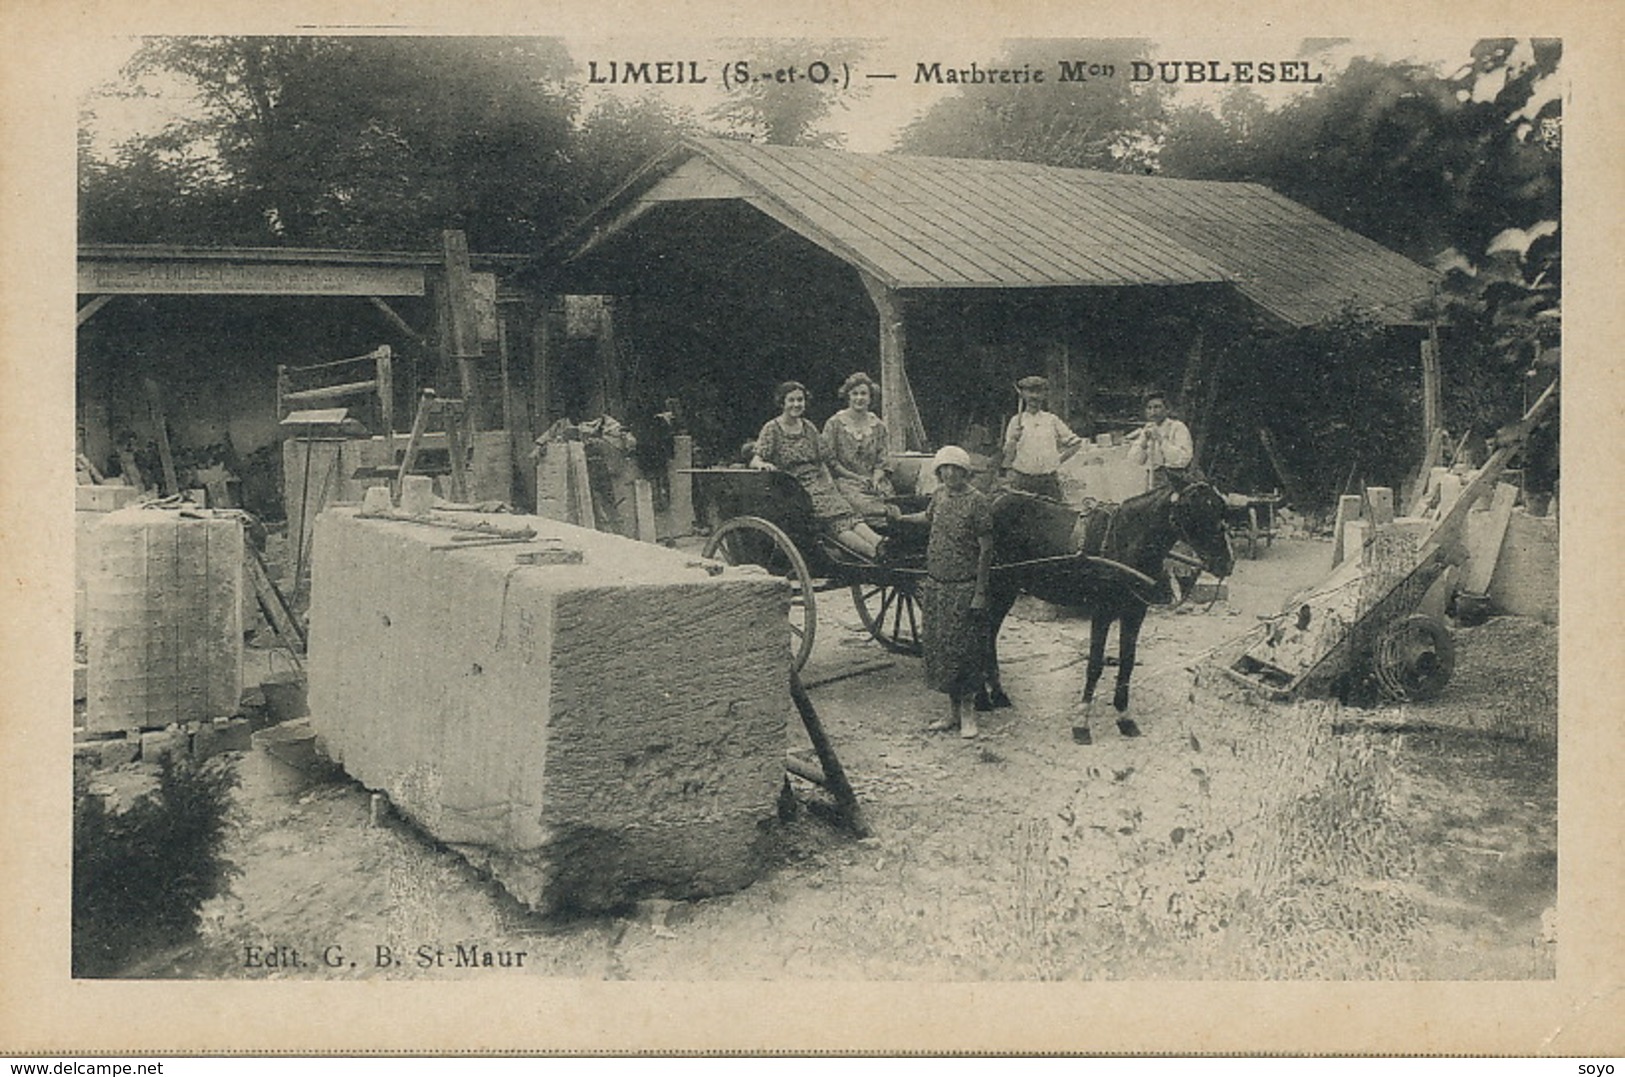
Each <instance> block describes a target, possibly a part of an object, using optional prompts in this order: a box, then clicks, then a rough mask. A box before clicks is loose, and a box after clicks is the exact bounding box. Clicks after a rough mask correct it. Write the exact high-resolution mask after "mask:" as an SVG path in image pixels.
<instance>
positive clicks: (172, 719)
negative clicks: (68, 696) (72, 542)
mask: <svg viewBox="0 0 1625 1077" xmlns="http://www.w3.org/2000/svg"><path fill="white" fill-rule="evenodd" d="M87 538H88V543H89V547H90V558H89V564H88V566H87V572H86V579H85V605H86V610H85V649H86V660H87V663H88V666H89V669H88V671H87V675H86V682H87V683H86V700H85V719H86V726H87V728H88V729H89V731H90V732H92V733H115V732H121V731H124V732H136V731H139V730H143V729H161V728H164V727H166V726H170V725H177V724H182V723H188V722H207V721H210V720H212V719H215V718H222V717H227V716H230V715H233V714H236V713H237V708H238V702H239V700H240V699H241V697H242V692H243V617H242V606H243V599H242V586H243V584H242V580H243V526H242V522H241V520H240V519H238V518H236V517H234V516H223V515H221V516H217V515H215V514H213V513H208V512H198V511H192V512H188V513H185V514H183V513H181V512H176V511H171V510H166V509H153V508H141V507H133V508H126V509H120V510H119V511H117V512H111V513H108V514H107V515H106V516H104V517H103V518H102V520H101V522H100V523H99V524H98V525H97V526H96V527H95V528H94V529H93V530H92V531H91V532H90V534H89V535H88V536H87Z"/></svg>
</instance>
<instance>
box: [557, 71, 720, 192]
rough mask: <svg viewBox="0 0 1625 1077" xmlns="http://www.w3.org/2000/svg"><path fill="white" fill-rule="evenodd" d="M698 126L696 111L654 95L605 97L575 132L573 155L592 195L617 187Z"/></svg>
mask: <svg viewBox="0 0 1625 1077" xmlns="http://www.w3.org/2000/svg"><path fill="white" fill-rule="evenodd" d="M698 129H699V122H698V121H697V120H696V119H695V117H694V115H693V113H691V112H689V111H688V110H686V109H681V108H677V107H675V106H673V105H671V104H669V103H668V102H666V101H664V100H662V99H661V98H659V97H655V96H652V95H651V96H644V97H640V98H637V99H636V100H632V101H627V100H624V99H622V98H618V97H609V98H605V99H604V100H603V101H601V102H599V103H598V104H597V105H596V106H595V107H594V108H593V110H592V111H591V112H590V113H588V114H587V117H586V119H584V120H583V121H582V123H581V128H580V130H579V131H578V132H577V134H576V136H575V150H574V159H575V162H576V166H577V170H578V171H579V172H580V174H581V177H582V180H581V182H582V183H583V185H584V187H583V191H584V194H585V195H586V196H587V199H588V201H590V202H596V201H598V200H599V199H601V198H603V197H605V196H606V195H608V194H610V193H611V192H612V191H614V190H615V188H616V187H618V186H619V185H620V184H621V183H624V182H625V181H626V179H627V178H628V177H630V176H631V175H632V174H633V173H634V172H636V171H637V170H638V169H639V168H641V167H642V166H643V165H644V164H646V163H647V162H649V161H650V160H652V159H653V158H654V157H656V156H657V155H659V154H660V153H662V152H664V151H665V150H666V149H668V148H670V147H671V146H672V145H673V144H675V143H676V142H677V141H678V140H679V139H681V138H682V137H683V136H684V135H688V134H693V133H694V132H695V131H697V130H698Z"/></svg>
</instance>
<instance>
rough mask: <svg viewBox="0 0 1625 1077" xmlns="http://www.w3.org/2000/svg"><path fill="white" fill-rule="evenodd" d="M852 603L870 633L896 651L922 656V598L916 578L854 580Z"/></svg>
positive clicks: (887, 647)
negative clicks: (915, 584) (915, 589)
mask: <svg viewBox="0 0 1625 1077" xmlns="http://www.w3.org/2000/svg"><path fill="white" fill-rule="evenodd" d="M852 604H853V605H854V606H856V607H857V608H858V616H859V617H860V618H861V619H862V620H863V627H864V628H867V629H868V630H869V634H870V635H871V636H873V637H874V638H875V639H877V640H879V641H880V645H881V646H882V647H884V648H886V650H888V651H891V652H892V653H894V654H912V655H916V656H917V655H919V654H920V653H921V647H920V601H919V598H918V596H917V595H916V594H915V591H914V581H913V580H902V581H900V582H897V583H854V584H853V585H852Z"/></svg>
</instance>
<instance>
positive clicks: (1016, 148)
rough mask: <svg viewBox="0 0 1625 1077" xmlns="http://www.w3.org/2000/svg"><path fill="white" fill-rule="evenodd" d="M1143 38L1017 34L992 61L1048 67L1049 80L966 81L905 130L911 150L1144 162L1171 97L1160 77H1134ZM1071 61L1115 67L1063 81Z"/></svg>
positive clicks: (1112, 166) (1077, 162) (1111, 165)
mask: <svg viewBox="0 0 1625 1077" xmlns="http://www.w3.org/2000/svg"><path fill="white" fill-rule="evenodd" d="M1148 47H1149V46H1148V44H1147V43H1146V42H1144V41H1136V40H1120V41H1099V40H1091V41H1072V40H1065V39H1044V40H1033V41H1015V42H1012V43H1011V44H1010V46H1009V47H1008V48H1007V49H1006V50H1005V52H1004V54H1003V55H1002V56H1000V57H998V58H997V59H995V60H992V61H990V62H989V65H988V66H993V67H999V68H1014V69H1021V68H1023V67H1026V68H1029V69H1031V70H1036V71H1041V72H1043V73H1044V75H1045V78H1046V81H1044V82H1042V83H1032V82H1022V83H994V84H990V85H970V86H964V87H962V88H961V89H960V90H959V92H958V93H955V94H949V95H947V96H945V97H944V98H943V99H942V100H941V101H939V102H938V103H937V104H935V105H933V106H932V107H931V108H930V109H928V110H927V111H926V112H925V113H924V114H923V115H921V116H920V117H919V118H918V119H916V120H915V121H914V122H913V123H911V124H909V125H908V127H906V128H905V129H904V130H903V133H902V136H901V137H900V138H899V140H898V149H899V150H900V151H901V152H903V153H915V154H925V155H930V156H941V157H985V158H996V159H1002V160H1010V161H1029V162H1032V163H1034V164H1044V165H1060V166H1063V167H1069V168H1097V169H1105V170H1110V171H1119V170H1123V169H1129V168H1143V167H1144V166H1146V165H1147V164H1148V163H1149V160H1150V155H1151V153H1152V151H1153V148H1154V144H1153V136H1154V135H1155V133H1156V130H1157V126H1158V121H1159V117H1160V114H1161V109H1162V104H1161V101H1162V99H1161V95H1160V92H1159V89H1158V88H1157V87H1156V86H1155V85H1145V84H1138V85H1137V84H1133V83H1131V82H1130V81H1129V80H1128V78H1127V72H1128V69H1129V63H1130V61H1132V60H1140V59H1144V58H1145V57H1146V56H1147V50H1148ZM1062 61H1065V62H1067V63H1078V62H1085V63H1094V64H1103V65H1108V66H1111V67H1113V68H1115V71H1116V74H1115V75H1114V76H1112V77H1094V78H1086V79H1081V80H1074V81H1068V82H1061V81H1059V80H1058V73H1059V70H1060V65H1061V63H1062Z"/></svg>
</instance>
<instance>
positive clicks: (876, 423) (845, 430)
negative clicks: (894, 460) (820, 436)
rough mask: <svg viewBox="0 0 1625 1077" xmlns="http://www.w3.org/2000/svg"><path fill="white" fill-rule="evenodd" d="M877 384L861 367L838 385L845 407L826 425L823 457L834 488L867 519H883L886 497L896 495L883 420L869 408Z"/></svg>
mask: <svg viewBox="0 0 1625 1077" xmlns="http://www.w3.org/2000/svg"><path fill="white" fill-rule="evenodd" d="M878 390H879V386H877V385H876V384H875V383H874V380H873V379H871V378H870V377H869V375H867V374H865V373H863V372H862V371H859V372H858V373H856V374H853V375H852V376H851V377H850V378H847V379H846V381H844V382H842V383H841V389H840V393H841V399H843V400H845V401H846V407H845V408H843V409H841V410H840V411H837V412H836V413H835V414H834V415H831V416H830V417H829V421H828V422H826V423H825V424H824V456H825V458H826V459H827V460H828V461H829V470H830V475H831V476H832V477H833V478H834V479H835V488H836V489H837V490H839V491H840V492H841V496H843V497H845V498H846V500H847V501H848V502H850V503H851V505H852V507H853V508H854V509H857V510H858V512H859V513H861V514H862V515H863V517H864V519H866V520H868V521H869V522H870V523H876V522H879V521H881V520H884V519H885V518H886V499H887V498H888V497H892V496H894V495H895V493H896V491H895V490H894V489H893V488H892V483H891V474H890V472H891V468H890V466H889V465H888V463H887V459H886V454H887V452H888V450H889V449H890V444H889V439H888V437H887V432H886V423H885V422H884V421H883V420H882V419H881V418H880V416H878V415H876V414H875V413H874V412H873V411H872V410H871V409H872V408H873V406H874V401H875V397H876V396H877V395H878Z"/></svg>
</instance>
